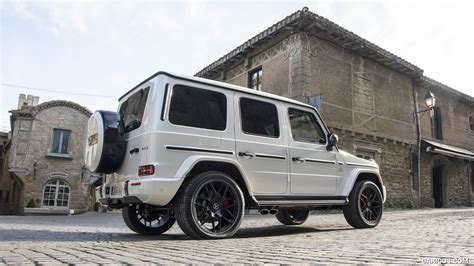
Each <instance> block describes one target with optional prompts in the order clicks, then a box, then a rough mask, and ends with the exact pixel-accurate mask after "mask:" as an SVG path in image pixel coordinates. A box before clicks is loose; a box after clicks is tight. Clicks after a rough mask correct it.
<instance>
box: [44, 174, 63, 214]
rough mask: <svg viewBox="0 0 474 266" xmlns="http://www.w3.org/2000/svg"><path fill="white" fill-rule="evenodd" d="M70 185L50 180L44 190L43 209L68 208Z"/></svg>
mask: <svg viewBox="0 0 474 266" xmlns="http://www.w3.org/2000/svg"><path fill="white" fill-rule="evenodd" d="M69 191H70V189H69V185H68V184H67V183H66V182H64V181H62V180H60V179H53V180H49V181H48V182H47V183H46V185H44V188H43V207H47V208H68V206H69Z"/></svg>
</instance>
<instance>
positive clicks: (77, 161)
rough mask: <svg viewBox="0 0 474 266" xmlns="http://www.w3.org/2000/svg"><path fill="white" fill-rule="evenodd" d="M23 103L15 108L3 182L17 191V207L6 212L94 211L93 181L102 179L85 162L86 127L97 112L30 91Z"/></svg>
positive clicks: (14, 198) (1, 186) (5, 188)
mask: <svg viewBox="0 0 474 266" xmlns="http://www.w3.org/2000/svg"><path fill="white" fill-rule="evenodd" d="M25 99H26V100H25ZM18 107H19V108H18V109H17V110H13V111H10V112H11V139H10V141H9V143H8V146H7V149H6V152H5V157H6V158H5V160H4V164H3V169H2V179H1V180H0V189H1V190H3V191H11V192H10V193H13V194H14V196H12V200H10V204H11V205H12V206H13V207H14V208H9V209H8V208H6V207H5V208H3V209H2V210H1V211H2V213H3V214H23V213H26V214H29V213H72V212H73V213H79V212H84V211H88V210H91V208H92V206H93V204H94V200H93V193H92V188H91V184H92V183H93V182H95V181H97V180H98V179H99V177H98V176H95V175H92V174H91V173H90V172H89V171H88V170H86V168H85V167H84V163H83V143H84V136H85V128H86V124H87V120H88V118H89V117H90V115H91V112H90V111H89V110H88V109H86V108H85V107H83V106H80V105H78V104H76V103H73V102H68V101H61V100H60V101H49V102H45V103H41V104H38V99H37V98H34V97H33V98H31V97H30V99H28V98H25V96H24V95H20V99H19V104H18ZM1 190H0V191H1ZM4 193H5V192H4Z"/></svg>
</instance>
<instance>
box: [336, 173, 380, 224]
mask: <svg viewBox="0 0 474 266" xmlns="http://www.w3.org/2000/svg"><path fill="white" fill-rule="evenodd" d="M342 210H343V212H344V217H345V218H346V221H347V222H348V223H349V224H350V225H351V226H353V227H355V228H372V227H375V226H377V225H378V224H379V223H380V220H381V219H382V213H383V197H382V193H381V192H380V189H379V188H378V186H377V185H376V184H375V183H374V182H372V181H368V180H362V181H359V182H357V183H356V184H355V185H354V188H353V189H352V191H351V193H350V194H349V204H347V205H345V206H344V207H343V209H342Z"/></svg>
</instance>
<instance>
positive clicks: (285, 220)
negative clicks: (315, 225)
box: [275, 209, 309, 225]
mask: <svg viewBox="0 0 474 266" xmlns="http://www.w3.org/2000/svg"><path fill="white" fill-rule="evenodd" d="M275 216H276V218H277V220H278V221H279V222H280V223H282V224H285V225H300V224H303V223H304V222H306V220H307V219H308V217H309V210H302V209H281V210H279V211H278V213H277V214H276V215H275Z"/></svg>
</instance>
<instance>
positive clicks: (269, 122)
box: [240, 98, 280, 138]
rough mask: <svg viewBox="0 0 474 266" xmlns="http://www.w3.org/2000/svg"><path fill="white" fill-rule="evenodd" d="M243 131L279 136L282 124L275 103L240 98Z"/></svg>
mask: <svg viewBox="0 0 474 266" xmlns="http://www.w3.org/2000/svg"><path fill="white" fill-rule="evenodd" d="M240 115H241V119H242V131H243V132H244V133H247V134H252V135H260V136H265V137H272V138H278V137H279V136H280V126H279V125H278V113H277V108H276V106H275V105H274V104H271V103H268V102H262V101H258V100H253V99H249V98H240Z"/></svg>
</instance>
